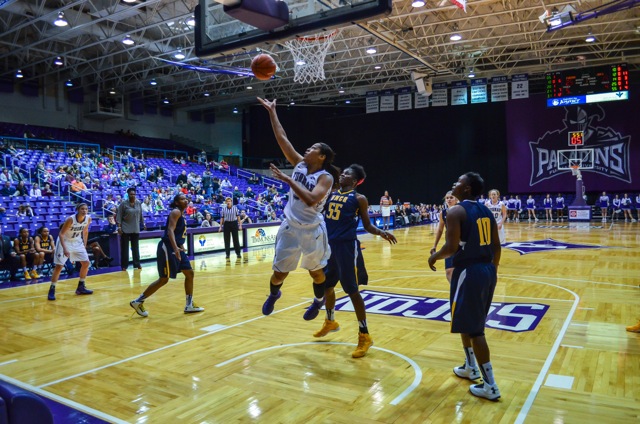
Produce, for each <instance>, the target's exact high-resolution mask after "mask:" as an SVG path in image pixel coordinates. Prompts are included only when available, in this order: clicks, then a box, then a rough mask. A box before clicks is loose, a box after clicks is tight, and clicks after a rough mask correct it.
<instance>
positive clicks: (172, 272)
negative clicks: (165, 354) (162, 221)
mask: <svg viewBox="0 0 640 424" xmlns="http://www.w3.org/2000/svg"><path fill="white" fill-rule="evenodd" d="M188 204H189V201H188V200H187V197H186V196H185V195H184V194H178V195H176V196H175V197H174V198H173V202H172V203H171V204H170V205H169V207H170V208H172V209H173V210H172V211H171V213H170V214H169V216H168V217H167V225H166V228H165V230H164V234H163V235H162V239H161V240H160V241H159V242H158V249H157V250H156V255H157V261H158V275H159V278H158V279H157V280H156V281H154V282H153V283H151V284H150V285H149V287H147V289H146V290H145V291H144V292H143V293H142V294H141V295H140V296H139V297H138V298H137V299H136V300H132V301H131V302H129V305H131V307H132V308H133V309H134V310H135V311H136V313H137V314H138V315H140V316H142V317H146V316H148V315H149V313H148V312H147V311H146V310H145V308H144V306H143V303H144V301H145V300H147V299H148V298H149V297H150V296H151V295H152V294H154V293H155V292H156V291H158V289H159V288H160V287H162V286H164V285H165V284H167V283H168V282H169V279H170V278H171V279H174V278H176V277H177V275H178V272H179V271H180V272H182V273H183V274H184V292H185V295H186V305H185V307H184V313H185V314H190V313H194V312H202V311H204V308H201V307H198V306H196V304H195V303H193V276H194V273H193V268H191V262H189V258H188V257H187V254H186V253H185V249H184V243H185V241H186V240H187V221H186V220H185V218H184V210H185V209H186V208H187V205H188Z"/></svg>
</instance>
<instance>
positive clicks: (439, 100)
mask: <svg viewBox="0 0 640 424" xmlns="http://www.w3.org/2000/svg"><path fill="white" fill-rule="evenodd" d="M432 90H433V92H432V93H431V106H434V107H435V106H447V105H448V104H449V101H448V100H449V99H448V93H447V83H446V82H437V83H434V84H433V86H432Z"/></svg>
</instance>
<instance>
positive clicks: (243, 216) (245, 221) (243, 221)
mask: <svg viewBox="0 0 640 424" xmlns="http://www.w3.org/2000/svg"><path fill="white" fill-rule="evenodd" d="M240 223H241V224H253V221H252V220H251V217H250V216H249V215H247V212H246V211H243V210H242V211H240Z"/></svg>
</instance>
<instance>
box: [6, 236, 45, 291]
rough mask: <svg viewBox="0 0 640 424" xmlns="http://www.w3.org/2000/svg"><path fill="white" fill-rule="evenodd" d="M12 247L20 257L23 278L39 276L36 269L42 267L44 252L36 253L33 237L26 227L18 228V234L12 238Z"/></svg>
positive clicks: (28, 278) (29, 278)
mask: <svg viewBox="0 0 640 424" xmlns="http://www.w3.org/2000/svg"><path fill="white" fill-rule="evenodd" d="M13 249H14V250H15V251H16V253H17V254H18V258H19V259H20V266H21V267H22V269H23V270H24V279H25V280H31V279H32V278H40V275H39V274H38V271H37V269H39V268H40V267H42V261H43V259H44V254H43V255H40V254H39V253H36V247H35V244H34V242H33V238H32V237H30V236H29V229H28V228H21V229H20V235H19V236H18V237H16V238H15V239H14V240H13Z"/></svg>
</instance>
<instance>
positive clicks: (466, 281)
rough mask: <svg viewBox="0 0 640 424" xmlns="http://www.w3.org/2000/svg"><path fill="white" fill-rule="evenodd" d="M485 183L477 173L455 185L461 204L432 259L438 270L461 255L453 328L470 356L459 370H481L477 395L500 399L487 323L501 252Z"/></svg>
mask: <svg viewBox="0 0 640 424" xmlns="http://www.w3.org/2000/svg"><path fill="white" fill-rule="evenodd" d="M483 186H484V182H483V180H482V177H481V176H480V175H479V174H477V173H475V172H467V173H466V174H464V175H462V176H460V178H459V179H458V182H457V183H456V184H455V185H454V187H453V195H454V196H455V197H456V198H458V199H459V200H460V203H459V204H458V206H456V207H455V208H452V209H451V210H450V211H449V213H448V215H447V233H446V241H445V244H444V246H442V248H441V249H440V250H439V251H437V252H435V253H434V254H432V255H431V256H430V257H429V267H430V268H431V269H432V270H433V271H435V270H436V268H435V263H436V261H437V260H439V259H444V258H447V257H449V256H451V255H455V256H454V257H453V266H454V270H453V277H452V281H451V289H450V290H451V291H450V302H451V332H452V333H460V336H461V338H462V346H463V347H464V351H465V356H466V359H465V364H464V365H463V366H461V367H456V368H454V369H453V372H454V373H455V374H456V375H457V376H458V377H461V378H467V379H469V380H475V379H477V378H479V376H480V373H481V374H482V379H483V383H482V384H476V385H472V386H471V387H469V390H470V391H471V393H472V394H473V395H475V396H479V397H483V398H486V399H489V400H496V399H498V398H499V397H500V390H499V389H498V385H497V384H496V382H495V379H494V377H493V368H492V366H491V357H490V351H489V345H488V344H487V340H486V338H485V335H484V327H485V322H486V319H487V314H488V312H489V308H490V307H491V301H492V299H493V293H494V290H495V287H496V282H497V268H498V265H499V263H500V254H501V250H500V241H499V235H498V226H497V224H496V220H495V218H494V217H493V214H492V213H491V211H489V209H488V208H486V207H485V206H482V205H480V204H478V203H477V202H476V201H474V200H473V199H475V198H476V197H477V196H478V195H479V194H480V193H481V192H482V190H483ZM474 355H475V356H474ZM476 358H477V363H478V364H480V370H478V366H477V365H476ZM478 371H480V373H479V372H478Z"/></svg>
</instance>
